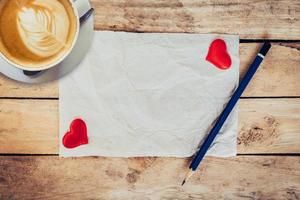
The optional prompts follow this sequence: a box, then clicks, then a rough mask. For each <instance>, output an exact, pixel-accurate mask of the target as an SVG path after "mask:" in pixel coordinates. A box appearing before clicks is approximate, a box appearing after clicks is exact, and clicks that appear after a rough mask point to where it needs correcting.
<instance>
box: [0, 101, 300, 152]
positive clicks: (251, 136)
mask: <svg viewBox="0 0 300 200" xmlns="http://www.w3.org/2000/svg"><path fill="white" fill-rule="evenodd" d="M58 121H59V120H58V101H57V100H42V101H41V100H11V99H2V100H0V144H1V145H0V153H20V154H21V153H29V154H57V153H58V143H59V141H58ZM299 124H300V98H297V99H296V98H295V99H241V101H240V105H239V138H238V153H241V154H243V153H247V154H251V153H300V126H299Z"/></svg>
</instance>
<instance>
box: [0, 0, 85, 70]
mask: <svg viewBox="0 0 300 200" xmlns="http://www.w3.org/2000/svg"><path fill="white" fill-rule="evenodd" d="M70 1H71V0H0V52H1V54H2V55H4V56H5V57H6V58H7V59H8V60H9V61H11V62H12V63H14V64H17V65H18V66H24V67H26V68H32V67H37V68H42V67H44V66H49V65H51V63H55V62H56V61H58V60H60V59H61V58H63V56H64V55H66V54H67V53H68V52H70V50H71V48H72V47H73V45H74V40H75V38H76V36H77V34H78V28H79V22H78V18H77V16H76V15H75V12H74V9H73V7H72V4H71V3H70Z"/></svg>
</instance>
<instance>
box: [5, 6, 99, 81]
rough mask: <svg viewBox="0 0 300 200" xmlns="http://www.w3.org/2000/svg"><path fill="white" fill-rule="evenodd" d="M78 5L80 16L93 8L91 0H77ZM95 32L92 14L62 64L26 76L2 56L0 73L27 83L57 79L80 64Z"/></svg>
mask: <svg viewBox="0 0 300 200" xmlns="http://www.w3.org/2000/svg"><path fill="white" fill-rule="evenodd" d="M76 6H77V9H78V14H79V16H82V15H83V14H84V13H86V12H87V11H88V10H89V9H90V8H91V5H90V3H89V0H77V1H76ZM93 34H94V17H93V15H91V16H90V17H89V19H87V20H86V22H84V23H83V24H82V25H81V26H80V31H79V35H78V39H77V42H76V44H75V46H74V48H73V50H72V51H71V53H70V54H69V55H68V56H67V57H66V58H65V59H64V60H63V61H62V62H61V63H60V64H58V65H56V66H55V67H52V68H50V69H47V70H44V71H42V72H40V73H38V74H36V75H34V76H26V75H25V74H24V73H23V70H21V69H18V68H16V67H14V66H12V65H10V64H9V63H8V62H6V61H5V60H4V59H3V58H1V57H0V73H2V74H4V75H5V76H7V77H9V78H11V79H14V80H16V81H20V82H25V83H44V82H49V81H53V80H57V79H59V78H61V77H63V76H64V75H66V74H67V73H69V72H71V71H72V70H73V69H75V67H76V66H78V64H79V63H80V62H81V60H82V59H83V58H84V56H85V55H86V53H87V52H88V50H89V48H90V46H91V44H92V41H93Z"/></svg>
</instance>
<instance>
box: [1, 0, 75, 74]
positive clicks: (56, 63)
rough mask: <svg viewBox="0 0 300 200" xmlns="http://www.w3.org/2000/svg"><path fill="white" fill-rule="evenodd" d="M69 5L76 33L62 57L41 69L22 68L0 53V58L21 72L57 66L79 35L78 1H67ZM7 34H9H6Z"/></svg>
mask: <svg viewBox="0 0 300 200" xmlns="http://www.w3.org/2000/svg"><path fill="white" fill-rule="evenodd" d="M68 1H69V3H70V4H71V6H72V10H73V14H74V16H75V17H76V31H75V34H74V37H73V41H72V43H71V45H70V47H68V49H67V50H66V51H65V52H64V53H63V55H62V56H60V57H58V58H57V60H55V61H54V62H51V63H49V64H47V65H44V66H42V67H36V66H35V67H28V66H23V65H21V64H17V63H15V62H13V61H12V60H10V59H9V58H8V57H7V56H5V55H4V54H3V53H2V52H1V51H0V56H1V57H2V58H3V59H4V60H5V61H6V62H8V63H9V64H10V65H12V66H14V67H16V68H19V69H21V70H24V71H32V72H35V71H42V70H46V69H50V68H52V67H55V66H56V65H58V64H59V63H61V62H62V61H63V60H64V59H65V58H66V57H67V56H68V55H69V54H70V53H71V51H72V50H73V48H74V46H75V44H76V42H77V39H78V35H79V30H80V21H79V19H80V16H79V14H78V10H77V4H79V3H80V0H77V1H76V0H74V1H73V0H68ZM8 34H9V33H8Z"/></svg>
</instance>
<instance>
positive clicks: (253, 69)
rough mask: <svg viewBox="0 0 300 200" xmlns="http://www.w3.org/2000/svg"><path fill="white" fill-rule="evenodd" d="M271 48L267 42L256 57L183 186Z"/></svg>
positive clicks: (200, 150) (196, 157) (211, 132)
mask: <svg viewBox="0 0 300 200" xmlns="http://www.w3.org/2000/svg"><path fill="white" fill-rule="evenodd" d="M270 48H271V44H270V43H268V42H265V43H264V45H263V46H262V48H261V49H260V51H259V53H258V54H257V56H256V57H255V59H254V61H253V62H252V64H251V65H250V67H249V69H248V71H247V73H246V74H245V76H244V77H243V79H242V81H241V82H240V84H239V86H238V88H237V89H236V90H235V91H234V93H233V95H232V97H231V99H230V100H229V101H228V103H227V105H226V106H225V108H224V110H223V112H222V113H221V114H220V116H219V118H218V119H217V121H216V123H215V125H214V127H213V128H212V129H211V131H210V133H209V134H208V136H207V137H206V138H205V140H204V142H203V144H202V146H201V147H200V149H199V151H198V152H197V153H196V155H195V157H194V158H193V161H192V162H191V164H190V166H189V171H188V172H187V174H186V176H185V178H184V179H183V181H182V184H181V185H184V184H185V183H186V181H187V180H188V178H190V177H191V176H192V175H193V173H194V172H195V171H196V169H197V168H198V166H199V164H200V162H201V161H202V159H203V157H204V156H205V154H206V152H207V150H208V149H209V147H210V145H211V144H212V142H213V141H214V139H215V137H216V136H217V134H218V133H219V131H220V129H221V128H222V126H223V124H224V122H225V121H226V119H227V118H228V116H229V114H230V113H231V111H232V110H233V108H234V106H235V104H236V103H237V101H238V100H239V98H240V97H241V95H242V93H243V92H244V90H245V88H246V87H247V85H248V84H249V82H250V80H251V79H252V77H253V76H254V74H255V72H256V71H257V69H258V67H259V65H260V64H261V62H262V61H263V59H264V58H265V56H266V55H267V53H268V51H269V50H270Z"/></svg>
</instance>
